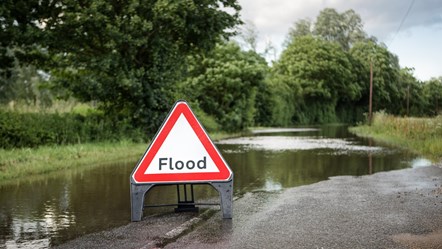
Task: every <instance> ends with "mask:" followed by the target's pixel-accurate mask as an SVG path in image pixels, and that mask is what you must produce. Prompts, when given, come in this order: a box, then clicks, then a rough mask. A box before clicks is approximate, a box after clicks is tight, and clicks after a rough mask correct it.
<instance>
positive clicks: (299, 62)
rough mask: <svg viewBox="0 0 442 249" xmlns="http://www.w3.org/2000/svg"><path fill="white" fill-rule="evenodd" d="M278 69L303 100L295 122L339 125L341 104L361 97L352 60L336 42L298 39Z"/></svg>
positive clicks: (287, 51)
mask: <svg viewBox="0 0 442 249" xmlns="http://www.w3.org/2000/svg"><path fill="white" fill-rule="evenodd" d="M274 69H275V72H276V73H277V74H279V75H282V76H284V77H285V80H286V81H287V82H288V84H289V85H290V86H291V87H293V88H299V89H300V91H301V96H302V100H299V101H298V105H299V106H298V109H297V110H295V113H296V114H295V116H294V119H295V120H294V121H295V122H299V123H323V122H332V121H335V120H336V116H335V108H336V105H337V103H338V101H340V100H353V99H356V98H357V97H359V95H360V91H361V89H360V87H359V85H358V84H357V83H356V82H355V77H354V75H353V74H352V70H351V64H350V59H349V58H348V55H347V54H346V53H345V52H344V50H343V49H342V48H341V47H340V46H339V45H338V44H337V43H334V42H328V41H324V40H321V39H318V38H314V37H312V36H303V37H298V38H295V39H294V40H293V41H292V43H291V44H289V46H288V47H287V49H286V50H285V51H284V52H283V53H282V55H281V58H280V60H279V61H278V62H277V63H276V64H275V65H274Z"/></svg>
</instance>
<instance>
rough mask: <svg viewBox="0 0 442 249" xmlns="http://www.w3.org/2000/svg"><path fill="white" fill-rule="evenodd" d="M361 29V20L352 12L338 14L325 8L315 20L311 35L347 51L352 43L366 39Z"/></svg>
mask: <svg viewBox="0 0 442 249" xmlns="http://www.w3.org/2000/svg"><path fill="white" fill-rule="evenodd" d="M363 28H364V27H363V24H362V19H361V17H360V16H359V14H357V13H356V12H355V11H354V10H352V9H350V10H347V11H345V12H343V13H341V14H340V13H338V12H337V11H336V10H335V9H332V8H326V9H324V10H322V11H321V12H320V13H319V15H318V17H317V18H316V22H315V26H314V30H313V34H315V35H316V36H319V37H321V38H323V39H325V40H327V41H335V42H338V43H339V44H340V45H341V46H342V48H343V49H344V50H346V51H348V50H349V49H350V48H351V46H352V45H353V44H354V43H356V42H358V41H361V40H364V39H366V36H367V35H366V34H365V32H364V29H363Z"/></svg>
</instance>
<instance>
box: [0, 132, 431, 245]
mask: <svg viewBox="0 0 442 249" xmlns="http://www.w3.org/2000/svg"><path fill="white" fill-rule="evenodd" d="M217 147H218V148H219V150H220V151H221V152H222V154H223V156H224V158H225V159H226V161H227V162H228V163H229V165H230V166H231V168H232V170H233V172H234V174H235V180H234V192H235V195H242V194H244V193H246V192H254V191H280V190H282V189H283V188H288V187H293V186H299V185H303V184H311V183H315V182H318V181H321V180H326V179H327V178H328V177H330V176H337V175H355V176H359V175H365V174H372V173H375V172H379V171H386V170H393V169H400V168H407V167H419V166H425V165H428V164H429V161H427V160H425V159H422V158H415V157H414V156H413V155H411V154H408V153H406V152H403V151H400V150H397V149H391V148H386V147H385V146H380V145H378V144H375V143H373V142H372V141H371V140H369V139H360V138H356V137H354V136H352V135H351V134H349V133H348V131H347V129H346V128H345V127H342V126H326V127H319V128H318V127H315V128H301V129H300V128H296V129H271V130H269V129H267V130H260V131H258V132H255V133H254V134H252V135H251V136H249V137H244V138H235V139H228V140H225V141H221V142H220V143H217ZM137 160H138V158H134V160H133V161H132V162H127V163H119V164H114V165H106V166H97V167H93V168H87V167H86V168H80V169H74V170H68V171H65V172H58V173H55V174H51V175H46V176H42V177H38V178H36V179H25V180H23V181H21V180H17V182H15V183H11V184H8V185H4V184H3V185H0V248H17V247H28V248H45V247H49V246H53V245H57V244H60V243H63V242H65V241H67V240H70V239H73V238H76V237H79V236H82V235H84V234H87V233H91V232H96V231H101V230H105V229H110V228H112V227H116V226H121V225H124V224H127V223H129V222H130V201H129V198H130V196H129V175H130V173H131V171H132V169H133V167H134V166H135V164H136V161H137ZM218 198H219V195H218V193H217V192H216V191H215V190H214V189H213V188H212V187H211V186H209V185H197V186H195V199H196V200H197V201H200V200H203V201H209V202H213V201H219V199H218ZM176 201H177V196H176V186H161V187H155V188H153V189H152V190H151V191H149V193H148V195H147V199H146V202H145V204H146V205H151V204H169V203H176ZM172 211H173V208H170V207H168V208H156V209H148V210H145V215H150V214H155V213H158V212H172Z"/></svg>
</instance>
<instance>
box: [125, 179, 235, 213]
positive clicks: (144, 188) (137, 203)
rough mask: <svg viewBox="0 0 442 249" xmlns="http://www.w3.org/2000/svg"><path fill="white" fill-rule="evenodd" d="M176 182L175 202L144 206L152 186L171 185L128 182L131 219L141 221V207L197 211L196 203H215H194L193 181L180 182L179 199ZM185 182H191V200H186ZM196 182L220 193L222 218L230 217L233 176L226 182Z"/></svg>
mask: <svg viewBox="0 0 442 249" xmlns="http://www.w3.org/2000/svg"><path fill="white" fill-rule="evenodd" d="M176 184H177V193H178V203H177V204H163V205H151V206H144V199H145V195H146V194H147V192H149V190H150V189H151V188H152V187H154V186H161V185H163V186H165V185H171V184H170V183H169V184H154V183H152V184H136V183H132V182H131V184H130V192H131V195H130V196H131V198H130V201H131V221H141V219H142V217H143V209H144V208H145V207H146V208H147V207H164V206H177V208H175V212H198V207H196V205H217V204H214V203H196V202H195V200H194V195H193V185H194V184H195V183H181V184H184V190H185V191H184V197H185V199H184V201H181V199H180V191H179V184H180V183H176ZM186 184H191V200H187V189H186ZM197 184H209V185H211V186H212V187H213V188H215V189H216V190H217V191H218V193H219V195H220V204H219V205H220V207H221V211H222V217H223V219H232V212H233V209H232V206H233V205H232V204H233V203H232V202H233V177H232V179H230V180H229V181H226V182H202V183H197Z"/></svg>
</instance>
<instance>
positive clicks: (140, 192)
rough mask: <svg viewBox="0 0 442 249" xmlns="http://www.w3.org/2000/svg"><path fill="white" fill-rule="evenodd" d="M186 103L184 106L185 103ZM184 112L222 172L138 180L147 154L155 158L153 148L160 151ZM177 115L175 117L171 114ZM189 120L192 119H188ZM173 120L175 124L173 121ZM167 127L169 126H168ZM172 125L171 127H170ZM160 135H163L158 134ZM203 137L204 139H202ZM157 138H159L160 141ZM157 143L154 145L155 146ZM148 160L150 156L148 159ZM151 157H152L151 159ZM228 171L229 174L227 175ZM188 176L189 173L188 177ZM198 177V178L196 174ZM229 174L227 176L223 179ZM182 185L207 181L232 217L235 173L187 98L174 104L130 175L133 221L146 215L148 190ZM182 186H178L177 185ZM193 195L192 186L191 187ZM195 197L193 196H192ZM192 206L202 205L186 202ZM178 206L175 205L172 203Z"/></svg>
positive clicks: (227, 213)
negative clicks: (180, 178) (184, 178)
mask: <svg viewBox="0 0 442 249" xmlns="http://www.w3.org/2000/svg"><path fill="white" fill-rule="evenodd" d="M183 104H184V106H183ZM177 107H180V108H181V109H182V108H184V109H182V110H184V111H182V113H180V114H176V108H177ZM181 114H184V115H185V116H186V119H187V121H188V122H189V124H190V122H192V124H190V125H191V127H192V129H193V130H194V131H195V132H196V133H198V135H197V136H198V139H200V141H201V142H202V143H203V145H204V146H205V149H206V150H207V148H209V150H210V151H207V152H208V153H209V156H210V157H212V160H214V161H215V164H216V166H217V167H218V169H219V170H220V173H218V175H216V174H213V173H193V174H189V173H188V175H192V177H190V178H191V179H190V180H184V181H177V180H172V181H168V180H167V179H166V178H164V175H165V174H163V175H160V178H161V181H148V182H139V181H138V182H137V181H136V180H135V174H139V173H137V172H138V171H140V166H141V164H142V163H144V159H145V158H146V156H148V157H151V158H153V156H152V155H150V154H148V153H149V151H150V150H151V149H153V150H154V152H153V154H155V153H157V152H158V150H159V147H161V145H162V144H163V142H164V140H165V139H166V137H167V135H168V134H169V132H170V130H171V129H172V128H173V126H174V124H175V122H176V120H177V119H178V117H177V116H176V115H178V116H179V115H181ZM172 115H175V116H172ZM171 116H172V120H173V121H172V122H169V119H170V118H171ZM189 119H190V121H189ZM170 123H172V124H170ZM165 126H166V128H165ZM171 126H172V127H171ZM163 129H166V131H165V132H163ZM159 136H160V137H159ZM202 139H203V140H202ZM157 140H158V141H157ZM152 146H154V148H152ZM147 160H149V158H148V159H147ZM150 160H152V159H150ZM218 164H221V166H222V167H225V168H221V169H220V167H219V166H218ZM142 166H143V167H144V168H141V170H145V169H146V168H147V167H149V165H147V166H146V165H142ZM227 174H228V175H227ZM188 175H186V176H188ZM213 175H215V176H216V177H214V178H215V179H216V180H214V179H207V180H205V178H207V177H208V178H210V177H211V176H213ZM196 176H197V177H196ZM227 176H228V179H224V178H225V177H227ZM173 179H177V178H173ZM175 184H176V185H179V184H208V185H211V186H212V187H213V188H215V189H216V190H217V191H218V193H219V194H220V206H221V210H222V217H223V218H224V219H231V218H232V202H233V201H232V199H233V172H232V171H231V169H230V168H229V166H228V165H227V163H226V162H225V160H224V158H223V157H222V155H221V153H219V151H218V149H217V148H216V146H215V145H214V144H213V142H212V140H211V139H210V137H209V136H208V134H207V132H206V131H205V130H204V127H203V126H202V125H201V123H200V122H199V120H198V119H197V118H196V116H195V115H194V113H193V112H192V110H191V109H190V107H189V105H188V104H187V102H186V101H183V100H179V101H177V102H176V103H175V104H174V106H173V107H172V109H171V111H170V112H169V114H168V116H167V117H166V119H165V120H164V122H163V124H162V125H161V127H160V129H159V130H158V131H157V133H156V135H155V136H154V139H153V140H152V143H151V144H150V145H149V147H148V148H147V150H146V152H145V153H144V155H143V157H142V158H141V159H140V160H139V162H138V163H137V165H136V167H135V168H134V170H133V171H132V173H131V176H130V194H131V198H130V199H131V220H132V221H140V220H141V219H142V216H143V209H144V207H145V206H144V199H145V195H146V194H147V192H149V190H150V189H151V188H152V187H154V186H162V185H163V186H164V185H175ZM177 187H179V186H177ZM192 194H193V189H192ZM179 198H180V197H179V196H178V203H177V204H176V206H178V207H179V205H180V199H179ZM192 199H193V198H192ZM187 204H189V205H199V204H198V203H195V202H194V200H193V203H187ZM172 205H175V204H172Z"/></svg>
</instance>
